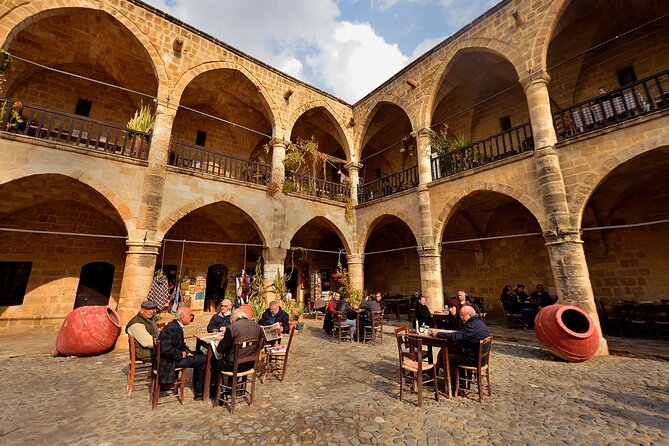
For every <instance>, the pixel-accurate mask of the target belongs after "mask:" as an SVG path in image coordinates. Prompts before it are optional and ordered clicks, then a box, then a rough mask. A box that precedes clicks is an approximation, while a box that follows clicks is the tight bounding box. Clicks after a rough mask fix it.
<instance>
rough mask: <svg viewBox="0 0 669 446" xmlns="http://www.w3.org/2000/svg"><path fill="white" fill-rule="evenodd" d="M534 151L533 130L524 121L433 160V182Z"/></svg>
mask: <svg viewBox="0 0 669 446" xmlns="http://www.w3.org/2000/svg"><path fill="white" fill-rule="evenodd" d="M533 149H534V139H533V137H532V127H531V126H530V123H529V122H527V123H525V124H522V125H519V126H516V127H513V128H511V129H509V130H505V131H503V132H500V133H498V134H496V135H492V136H489V137H487V138H484V139H481V140H479V141H475V142H473V143H470V144H468V145H466V146H464V147H461V148H458V149H451V150H449V151H448V152H446V153H444V154H442V155H439V156H438V157H435V158H432V160H431V163H432V179H433V180H438V179H439V178H444V177H447V176H449V175H453V174H456V173H460V172H464V171H467V170H470V169H474V168H476V167H479V166H483V165H485V164H488V163H492V162H494V161H497V160H500V159H504V158H509V157H511V156H514V155H518V154H520V153H523V152H529V151H532V150H533Z"/></svg>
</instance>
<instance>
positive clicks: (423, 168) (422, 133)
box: [411, 128, 434, 185]
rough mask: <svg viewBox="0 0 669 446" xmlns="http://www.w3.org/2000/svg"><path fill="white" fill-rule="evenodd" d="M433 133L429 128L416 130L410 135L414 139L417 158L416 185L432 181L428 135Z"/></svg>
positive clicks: (430, 149)
mask: <svg viewBox="0 0 669 446" xmlns="http://www.w3.org/2000/svg"><path fill="white" fill-rule="evenodd" d="M432 134H434V131H433V130H431V129H429V128H422V129H418V130H417V131H415V132H413V133H412V134H411V135H412V136H413V137H414V138H416V152H417V156H418V184H421V185H423V184H427V183H429V182H431V181H432V166H431V162H432V161H431V160H432V159H431V157H430V155H431V152H432V148H431V146H430V135H432Z"/></svg>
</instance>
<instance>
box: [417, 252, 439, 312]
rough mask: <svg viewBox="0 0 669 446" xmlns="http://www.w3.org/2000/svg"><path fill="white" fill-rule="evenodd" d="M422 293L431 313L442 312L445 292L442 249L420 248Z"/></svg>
mask: <svg viewBox="0 0 669 446" xmlns="http://www.w3.org/2000/svg"><path fill="white" fill-rule="evenodd" d="M418 261H419V262H420V287H421V293H422V294H423V296H425V298H426V299H427V302H426V303H427V306H428V307H429V308H430V311H433V312H434V311H435V310H441V309H442V308H443V304H444V292H443V288H442V283H441V247H439V246H436V247H431V248H428V247H425V249H422V247H421V246H419V247H418Z"/></svg>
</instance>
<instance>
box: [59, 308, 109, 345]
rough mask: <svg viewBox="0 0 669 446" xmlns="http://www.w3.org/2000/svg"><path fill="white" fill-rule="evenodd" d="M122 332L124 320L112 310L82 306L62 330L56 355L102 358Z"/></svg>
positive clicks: (71, 315) (69, 317)
mask: <svg viewBox="0 0 669 446" xmlns="http://www.w3.org/2000/svg"><path fill="white" fill-rule="evenodd" d="M120 333H121V318H120V317H119V315H118V313H117V312H116V311H114V310H113V309H112V308H111V307H107V306H90V307H79V308H76V309H75V310H73V311H72V312H71V313H70V314H68V315H67V317H66V318H65V321H64V322H63V325H62V326H61V327H60V331H59V332H58V336H57V337H56V347H55V348H54V350H53V355H54V356H58V355H62V356H94V355H100V354H102V353H105V352H107V351H109V350H110V349H111V348H112V347H113V346H114V344H115V343H116V338H118V335H119V334H120Z"/></svg>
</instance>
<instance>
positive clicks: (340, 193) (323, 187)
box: [284, 170, 351, 203]
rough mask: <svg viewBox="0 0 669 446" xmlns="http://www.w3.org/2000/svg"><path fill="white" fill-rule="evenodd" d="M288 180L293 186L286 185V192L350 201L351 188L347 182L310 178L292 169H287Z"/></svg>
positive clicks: (344, 201)
mask: <svg viewBox="0 0 669 446" xmlns="http://www.w3.org/2000/svg"><path fill="white" fill-rule="evenodd" d="M286 180H287V181H288V184H290V185H291V186H289V187H288V188H285V187H284V192H294V193H297V194H303V195H310V196H312V197H319V198H326V199H328V200H334V201H341V202H342V203H346V202H347V201H349V198H350V196H351V189H350V188H349V187H348V186H347V185H346V184H341V183H336V182H334V181H327V180H322V179H319V178H310V177H308V176H306V175H301V174H299V173H295V172H291V171H290V170H287V171H286Z"/></svg>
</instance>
